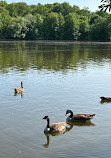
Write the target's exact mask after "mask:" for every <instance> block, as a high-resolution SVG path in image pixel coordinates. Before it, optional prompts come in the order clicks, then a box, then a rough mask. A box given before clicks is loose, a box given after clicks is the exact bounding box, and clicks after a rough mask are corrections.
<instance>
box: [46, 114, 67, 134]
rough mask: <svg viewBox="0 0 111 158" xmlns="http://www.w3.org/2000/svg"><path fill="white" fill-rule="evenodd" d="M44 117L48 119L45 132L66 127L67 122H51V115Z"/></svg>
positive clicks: (54, 131)
mask: <svg viewBox="0 0 111 158" xmlns="http://www.w3.org/2000/svg"><path fill="white" fill-rule="evenodd" d="M43 119H46V120H47V126H46V128H45V129H44V132H45V133H56V132H61V131H63V130H65V129H66V122H58V123H52V124H50V123H49V121H50V120H49V116H45V117H44V118H43Z"/></svg>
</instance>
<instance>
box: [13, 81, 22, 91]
mask: <svg viewBox="0 0 111 158" xmlns="http://www.w3.org/2000/svg"><path fill="white" fill-rule="evenodd" d="M14 90H15V93H23V92H24V88H23V82H21V88H15V89H14Z"/></svg>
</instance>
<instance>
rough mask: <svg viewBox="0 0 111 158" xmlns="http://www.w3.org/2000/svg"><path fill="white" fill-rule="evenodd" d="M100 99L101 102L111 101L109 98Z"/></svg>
mask: <svg viewBox="0 0 111 158" xmlns="http://www.w3.org/2000/svg"><path fill="white" fill-rule="evenodd" d="M100 98H101V101H103V102H104V101H111V97H103V96H102V97H100Z"/></svg>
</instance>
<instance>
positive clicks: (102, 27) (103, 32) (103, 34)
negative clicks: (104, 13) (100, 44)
mask: <svg viewBox="0 0 111 158" xmlns="http://www.w3.org/2000/svg"><path fill="white" fill-rule="evenodd" d="M109 23H110V21H109V20H108V19H106V18H103V17H99V18H98V19H95V21H94V24H92V25H91V30H90V33H91V39H92V40H95V41H107V40H110V30H109V27H108V26H110V25H109Z"/></svg>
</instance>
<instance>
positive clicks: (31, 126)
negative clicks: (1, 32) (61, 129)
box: [0, 41, 111, 158]
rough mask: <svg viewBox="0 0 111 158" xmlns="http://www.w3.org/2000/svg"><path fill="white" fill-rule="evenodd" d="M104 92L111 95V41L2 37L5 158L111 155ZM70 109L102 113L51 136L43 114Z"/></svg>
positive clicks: (60, 116) (110, 114) (55, 116)
mask: <svg viewBox="0 0 111 158" xmlns="http://www.w3.org/2000/svg"><path fill="white" fill-rule="evenodd" d="M21 81H23V82H24V89H25V90H24V93H23V96H21V95H18V96H14V88H15V87H20V82H21ZM100 96H111V43H90V42H89V43H85V42H81V43H79V42H78V43H77V42H76V43H74V42H53V41H43V42H41V41H33V42H30V41H27V42H25V41H21V42H18V41H11V42H9V41H1V42H0V158H43V157H45V158H52V157H53V158H62V157H63V158H73V157H75V158H89V157H90V158H105V157H107V158H108V157H110V156H111V149H110V148H111V103H103V104H101V102H100V98H99V97H100ZM67 109H71V110H72V111H73V112H74V113H91V114H94V113H95V114H96V115H95V117H94V119H93V120H92V121H91V123H85V124H74V125H73V126H71V127H70V126H69V127H68V130H67V131H66V132H65V133H63V134H62V133H61V134H60V135H56V136H54V135H50V136H46V135H45V134H44V128H45V127H46V121H45V120H43V119H42V118H43V117H44V116H45V115H48V116H50V121H51V122H61V121H65V120H66V116H65V113H66V110H67Z"/></svg>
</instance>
